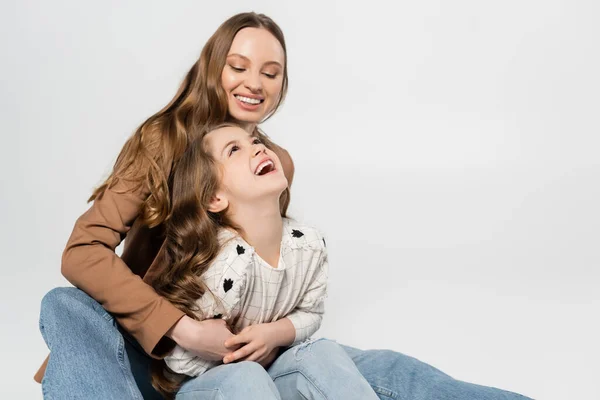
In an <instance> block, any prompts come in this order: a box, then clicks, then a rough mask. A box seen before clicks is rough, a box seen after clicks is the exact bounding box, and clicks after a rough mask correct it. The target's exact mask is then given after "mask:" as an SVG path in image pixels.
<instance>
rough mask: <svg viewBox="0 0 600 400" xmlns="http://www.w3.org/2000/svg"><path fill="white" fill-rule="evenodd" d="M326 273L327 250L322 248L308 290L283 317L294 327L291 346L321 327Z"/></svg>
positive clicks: (325, 293) (327, 270)
mask: <svg viewBox="0 0 600 400" xmlns="http://www.w3.org/2000/svg"><path fill="white" fill-rule="evenodd" d="M328 274H329V262H328V260H327V252H326V250H325V249H323V252H322V253H321V259H320V260H319V266H318V267H317V271H316V272H315V274H314V276H313V279H312V281H311V283H310V286H309V288H308V290H307V291H306V293H304V296H302V300H300V303H299V304H298V305H297V306H296V308H295V309H294V310H293V311H292V312H291V313H289V314H288V315H287V316H286V318H285V319H288V320H289V321H290V322H291V323H292V325H293V326H294V329H295V337H294V340H293V342H292V346H295V345H297V344H299V343H301V342H303V341H305V340H306V339H308V338H310V337H311V336H312V335H313V334H314V333H315V332H316V331H318V330H319V328H320V327H321V321H322V320H323V314H324V313H325V297H327V276H328Z"/></svg>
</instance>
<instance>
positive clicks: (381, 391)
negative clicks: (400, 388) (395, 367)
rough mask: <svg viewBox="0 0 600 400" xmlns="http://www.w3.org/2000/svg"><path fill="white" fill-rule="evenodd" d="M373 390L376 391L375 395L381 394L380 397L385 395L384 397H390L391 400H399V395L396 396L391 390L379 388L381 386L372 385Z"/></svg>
mask: <svg viewBox="0 0 600 400" xmlns="http://www.w3.org/2000/svg"><path fill="white" fill-rule="evenodd" d="M371 388H373V390H374V391H375V393H377V394H380V395H383V396H386V397H389V398H390V399H394V400H397V399H398V394H396V393H394V392H392V391H391V390H389V389H386V388H382V387H379V386H374V385H371Z"/></svg>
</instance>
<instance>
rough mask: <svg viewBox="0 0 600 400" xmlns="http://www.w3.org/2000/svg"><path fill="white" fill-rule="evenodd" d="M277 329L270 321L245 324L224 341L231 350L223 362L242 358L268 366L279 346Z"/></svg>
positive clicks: (226, 362)
mask: <svg viewBox="0 0 600 400" xmlns="http://www.w3.org/2000/svg"><path fill="white" fill-rule="evenodd" d="M278 331H279V328H278V327H277V326H276V325H274V324H272V323H266V324H257V325H251V326H247V327H246V328H244V329H243V330H242V331H241V332H240V333H239V334H237V335H235V336H233V337H231V338H229V339H227V340H226V341H225V347H227V348H228V349H230V350H232V351H233V352H230V353H228V354H227V355H226V356H225V357H224V358H223V363H225V364H228V363H231V362H234V361H241V360H244V361H256V362H258V363H260V364H261V365H263V367H265V365H267V366H268V365H269V364H270V363H272V362H273V361H274V360H275V357H276V356H277V348H278V347H279V346H280V344H279V342H278V338H277V332H278ZM240 346H242V347H240ZM265 368H266V367H265Z"/></svg>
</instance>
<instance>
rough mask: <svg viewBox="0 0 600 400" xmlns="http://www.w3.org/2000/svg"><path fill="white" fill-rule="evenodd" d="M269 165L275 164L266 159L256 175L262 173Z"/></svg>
mask: <svg viewBox="0 0 600 400" xmlns="http://www.w3.org/2000/svg"><path fill="white" fill-rule="evenodd" d="M267 165H273V162H271V161H265V162H264V163H262V164H261V165H260V166H259V167H258V169H257V170H256V175H260V173H261V171H262V170H263V169H264V168H265V167H266V166H267Z"/></svg>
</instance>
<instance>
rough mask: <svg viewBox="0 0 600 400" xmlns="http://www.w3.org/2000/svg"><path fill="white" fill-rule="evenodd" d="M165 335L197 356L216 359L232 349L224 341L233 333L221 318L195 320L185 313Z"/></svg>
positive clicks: (221, 357) (220, 358)
mask: <svg viewBox="0 0 600 400" xmlns="http://www.w3.org/2000/svg"><path fill="white" fill-rule="evenodd" d="M167 336H168V337H170V338H171V339H173V340H174V341H175V342H176V343H177V344H178V345H179V346H181V347H183V348H184V349H186V350H188V351H191V352H192V353H194V354H196V355H197V356H198V357H200V358H203V359H205V360H213V361H217V360H222V359H223V357H224V356H225V355H227V354H228V353H230V352H231V351H232V348H227V347H225V344H224V343H225V341H226V340H228V339H229V338H232V337H233V336H234V335H233V333H231V331H230V330H229V328H228V327H227V323H226V322H225V321H224V320H222V319H206V320H204V321H196V320H194V319H192V318H190V317H188V316H187V315H185V316H183V318H181V319H180V320H179V321H178V322H177V323H176V324H175V325H174V326H173V328H171V330H170V331H169V332H167ZM238 347H239V346H238ZM236 349H237V347H236V348H234V349H233V350H236Z"/></svg>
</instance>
